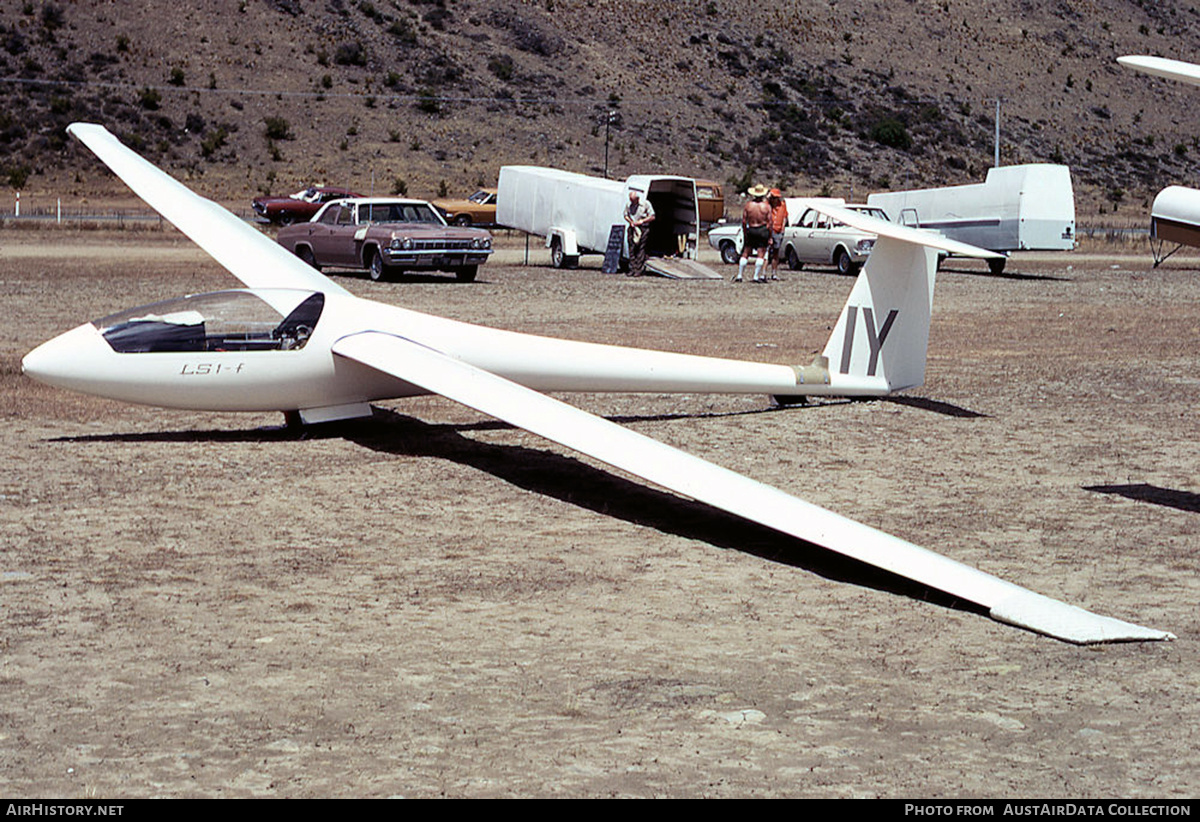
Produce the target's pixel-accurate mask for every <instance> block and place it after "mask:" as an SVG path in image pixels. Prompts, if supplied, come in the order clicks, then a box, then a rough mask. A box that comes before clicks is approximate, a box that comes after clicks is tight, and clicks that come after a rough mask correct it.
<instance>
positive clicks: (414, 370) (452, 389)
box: [333, 331, 1174, 644]
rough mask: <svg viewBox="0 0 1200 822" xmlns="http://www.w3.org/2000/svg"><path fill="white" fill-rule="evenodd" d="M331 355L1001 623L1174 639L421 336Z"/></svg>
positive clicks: (386, 339) (1101, 636) (367, 339)
mask: <svg viewBox="0 0 1200 822" xmlns="http://www.w3.org/2000/svg"><path fill="white" fill-rule="evenodd" d="M333 351H334V353H335V354H337V355H339V356H342V357H345V358H347V359H350V360H354V361H355V362H358V363H362V364H364V365H367V366H370V367H371V368H375V369H377V370H379V371H381V372H384V373H386V374H390V375H392V376H394V377H398V378H399V379H402V380H406V381H408V382H411V383H413V384H415V385H419V386H421V387H422V388H425V389H426V390H428V391H432V392H434V393H436V394H440V395H442V396H444V397H448V398H450V399H452V400H455V401H457V402H460V403H462V404H463V405H466V406H469V407H471V408H474V409H475V410H477V411H481V412H483V413H485V414H488V415H490V416H493V417H497V418H499V419H501V420H504V421H505V422H509V423H511V424H513V425H516V426H518V427H520V428H524V429H526V430H528V431H532V432H533V433H535V434H538V435H540V436H543V437H545V438H547V439H550V440H553V441H554V442H557V443H560V444H562V445H565V446H567V447H569V448H573V449H575V450H576V451H580V452H582V453H584V454H588V455H590V456H592V457H595V458H596V459H599V460H602V461H603V462H605V463H607V464H609V465H611V466H614V467H616V468H619V469H622V470H624V471H628V472H630V473H632V474H635V475H637V476H639V477H642V478H643V479H647V480H649V481H651V482H653V483H656V484H658V485H661V486H663V487H664V488H668V489H671V490H672V491H676V492H678V493H681V494H685V495H687V496H689V497H692V498H693V499H696V500H699V501H701V502H704V503H707V504H709V505H712V506H714V507H717V508H720V509H723V510H725V511H729V512H730V513H733V514H736V515H738V516H741V517H744V518H746V519H749V520H752V521H754V522H758V523H762V524H763V525H766V526H768V527H770V528H774V529H775V530H777V531H781V532H783V533H785V534H790V535H791V536H794V537H798V538H800V539H803V540H807V541H808V542H812V543H814V544H817V545H820V546H822V547H825V548H828V549H830V550H833V551H836V552H838V553H841V554H844V555H846V556H849V557H853V558H854V559H857V560H860V561H862V562H866V563H869V564H870V565H873V566H876V567H878V568H882V569H884V570H887V571H890V572H892V573H894V574H897V575H899V576H902V577H906V578H908V579H911V580H915V581H917V582H920V583H923V584H925V585H928V586H930V587H931V588H935V589H938V590H940V591H945V592H947V593H949V594H952V595H954V596H957V597H959V598H961V599H965V600H968V601H970V602H974V603H976V604H978V605H982V606H983V607H985V608H987V609H989V612H990V614H991V616H992V617H993V618H995V619H997V620H1000V621H1002V622H1007V623H1010V624H1012V625H1017V626H1019V627H1022V628H1027V629H1029V630H1032V631H1036V632H1038V633H1042V634H1046V635H1048V636H1052V637H1056V638H1058V639H1062V640H1066V641H1067V642H1075V643H1080V644H1083V643H1094V642H1112V641H1122V640H1160V639H1173V638H1174V637H1173V636H1172V635H1171V634H1169V633H1166V632H1164V631H1156V630H1153V629H1150V628H1144V627H1142V626H1139V625H1133V624H1131V623H1128V622H1122V621H1121V620H1118V619H1113V618H1111V617H1103V616H1099V615H1097V614H1093V613H1091V612H1089V611H1085V610H1083V609H1081V608H1077V607H1074V606H1071V605H1067V604H1065V603H1062V602H1059V601H1057V600H1054V599H1050V598H1049V597H1045V596H1042V595H1040V594H1036V593H1034V592H1032V591H1029V590H1027V589H1025V588H1021V587H1020V586H1017V585H1013V584H1012V583H1009V582H1005V581H1004V580H1002V579H999V578H998V577H994V576H992V575H990V574H985V573H983V572H982V571H978V570H976V569H974V568H971V567H969V566H967V565H963V564H962V563H959V562H955V561H954V560H951V559H948V558H946V557H943V556H941V555H939V554H935V553H933V552H932V551H928V550H926V549H924V548H921V547H919V546H916V545H913V544H912V543H910V542H906V541H904V540H902V539H899V538H897V537H893V536H891V535H889V534H885V533H883V532H882V531H878V530H876V529H874V528H871V527H869V526H866V525H863V524H861V523H858V522H854V521H853V520H850V519H847V518H845V517H843V516H840V515H838V514H835V513H833V512H831V511H827V510H825V509H824V508H821V507H819V506H817V505H813V504H812V503H808V502H805V501H803V500H801V499H798V498H796V497H793V496H791V495H789V494H785V493H784V492H783V491H780V490H778V489H776V488H772V487H770V486H768V485H764V484H763V483H760V482H758V481H756V480H752V479H750V478H748V477H744V476H742V475H741V474H737V473H734V472H733V471H729V470H727V469H725V468H721V467H719V466H717V465H714V464H713V463H710V462H706V461H705V460H702V459H700V458H698V457H694V456H691V455H690V454H686V453H684V452H683V451H680V450H678V449H676V448H672V447H671V446H669V445H666V444H664V443H661V442H658V441H657V440H654V439H650V438H649V437H646V436H643V435H641V434H638V433H637V432H635V431H631V430H629V429H627V428H624V427H622V426H620V425H617V424H615V423H611V422H609V421H608V420H605V419H601V418H600V417H597V416H595V415H593V414H589V413H587V412H586V411H581V410H580V409H578V408H575V407H573V406H570V405H567V404H566V403H563V402H560V401H558V400H556V399H553V398H551V397H548V396H546V395H544V394H541V393H539V392H537V391H533V390H531V389H529V388H525V387H524V386H521V385H518V384H516V383H514V382H511V381H509V380H506V379H504V378H502V377H498V376H496V375H495V374H492V373H491V372H488V371H484V370H482V369H480V368H476V367H475V366H473V365H470V364H468V363H465V362H462V361H460V360H457V359H454V358H453V357H450V356H447V355H446V354H443V353H441V352H440V351H438V350H436V349H434V348H431V347H429V346H427V345H424V344H423V343H421V342H420V341H415V340H412V339H408V338H405V337H401V336H398V335H395V334H389V333H385V332H381V331H363V332H360V333H357V334H351V335H348V336H346V337H343V338H341V339H340V340H338V341H337V342H336V343H334V346H333Z"/></svg>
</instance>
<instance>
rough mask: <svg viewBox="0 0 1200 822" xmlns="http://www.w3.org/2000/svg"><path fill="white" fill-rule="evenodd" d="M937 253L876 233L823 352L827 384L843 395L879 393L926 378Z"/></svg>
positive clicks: (915, 384) (895, 389) (922, 246)
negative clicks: (926, 359)
mask: <svg viewBox="0 0 1200 822" xmlns="http://www.w3.org/2000/svg"><path fill="white" fill-rule="evenodd" d="M936 274H937V251H936V250H935V249H933V248H930V247H928V246H925V245H921V244H918V243H913V242H906V241H903V240H897V239H893V238H890V237H883V236H881V237H879V239H878V241H877V242H876V243H875V247H874V249H872V251H871V256H870V257H868V258H867V264H866V265H865V266H864V267H863V270H862V272H861V273H860V274H859V275H858V280H857V281H856V282H855V283H854V288H853V289H852V290H851V291H850V298H849V299H848V300H847V301H846V305H845V307H844V308H843V309H842V314H841V316H840V317H838V321H837V324H836V325H835V326H834V327H833V333H832V334H831V335H830V336H829V341H828V342H827V343H826V344H825V350H824V351H823V352H822V355H823V356H824V357H825V358H826V359H827V360H828V368H829V377H830V385H831V387H833V388H834V389H837V390H836V392H835V393H837V394H842V395H846V396H854V395H869V396H878V395H880V394H889V393H891V392H893V391H900V390H902V389H905V388H912V387H914V386H918V385H920V384H921V383H922V382H924V380H925V352H926V348H927V346H928V342H929V321H930V316H931V313H932V309H933V287H934V279H935V277H936Z"/></svg>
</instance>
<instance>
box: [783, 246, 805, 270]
mask: <svg viewBox="0 0 1200 822" xmlns="http://www.w3.org/2000/svg"><path fill="white" fill-rule="evenodd" d="M787 267H788V268H790V269H791V270H792V271H799V270H800V269H802V268H804V263H802V262H800V258H799V257H798V256H796V247H795V246H791V245H789V246H788V247H787Z"/></svg>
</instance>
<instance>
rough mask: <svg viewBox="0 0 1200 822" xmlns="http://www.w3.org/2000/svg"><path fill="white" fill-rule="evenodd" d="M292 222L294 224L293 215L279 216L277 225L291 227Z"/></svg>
mask: <svg viewBox="0 0 1200 822" xmlns="http://www.w3.org/2000/svg"><path fill="white" fill-rule="evenodd" d="M294 222H296V216H295V215H294V214H280V215H279V218H278V223H279V224H280V225H291V224H292V223H294Z"/></svg>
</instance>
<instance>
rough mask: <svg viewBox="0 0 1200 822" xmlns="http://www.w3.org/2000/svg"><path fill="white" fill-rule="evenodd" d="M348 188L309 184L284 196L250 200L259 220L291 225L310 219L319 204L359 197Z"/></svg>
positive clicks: (319, 208) (318, 209)
mask: <svg viewBox="0 0 1200 822" xmlns="http://www.w3.org/2000/svg"><path fill="white" fill-rule="evenodd" d="M361 196H362V195H361V194H355V193H354V192H353V191H351V190H350V189H348V188H334V187H332V186H309V187H308V188H306V189H304V190H303V191H297V192H296V193H295V194H289V195H288V196H286V197H255V198H254V200H253V201H252V202H251V204H250V205H251V206H252V207H253V208H254V213H255V214H257V215H258V219H259V221H260V222H265V223H275V224H276V225H291V224H292V223H298V222H302V221H304V220H308V219H311V218H312V216H313V215H314V214H316V213H317V212H318V211H320V210H321V206H323V205H325V204H326V203H328V202H330V201H332V200H338V199H341V198H343V197H361Z"/></svg>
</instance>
